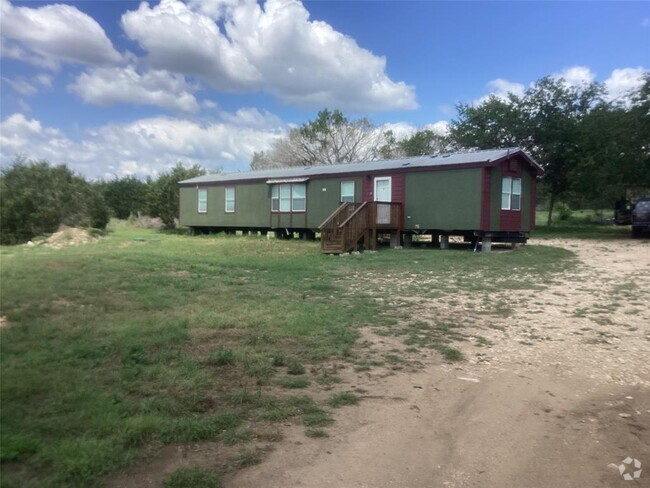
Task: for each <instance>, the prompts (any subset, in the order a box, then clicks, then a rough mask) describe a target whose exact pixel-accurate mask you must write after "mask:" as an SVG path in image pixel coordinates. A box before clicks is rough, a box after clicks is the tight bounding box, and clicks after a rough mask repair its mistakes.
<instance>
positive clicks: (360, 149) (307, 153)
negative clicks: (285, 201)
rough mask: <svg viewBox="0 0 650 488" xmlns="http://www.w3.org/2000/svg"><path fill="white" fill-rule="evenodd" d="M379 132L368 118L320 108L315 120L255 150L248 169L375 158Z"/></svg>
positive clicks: (347, 161)
mask: <svg viewBox="0 0 650 488" xmlns="http://www.w3.org/2000/svg"><path fill="white" fill-rule="evenodd" d="M382 137H383V134H382V133H381V132H380V131H378V130H377V129H376V127H375V126H374V125H373V124H372V123H371V122H370V121H369V120H368V119H365V118H363V119H358V120H349V119H348V118H347V117H345V116H344V115H343V113H342V112H340V111H339V110H334V111H329V110H327V109H325V110H321V111H320V112H319V113H318V116H317V117H316V120H313V121H309V122H306V123H305V124H303V125H302V126H300V127H299V128H296V129H293V130H291V131H290V132H289V134H288V135H287V136H286V137H284V138H281V139H278V140H277V141H276V142H275V143H274V144H273V145H272V147H271V149H270V150H269V151H266V152H260V153H255V154H254V155H253V159H252V161H251V168H252V169H261V168H269V167H284V166H314V165H331V164H340V163H351V162H354V161H365V160H368V159H375V158H376V155H377V148H378V147H379V146H380V143H381V140H382Z"/></svg>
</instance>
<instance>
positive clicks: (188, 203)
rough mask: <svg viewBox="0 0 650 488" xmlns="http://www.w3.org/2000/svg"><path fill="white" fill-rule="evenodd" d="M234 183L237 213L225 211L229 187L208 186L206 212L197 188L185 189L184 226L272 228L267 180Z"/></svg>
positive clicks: (181, 217)
mask: <svg viewBox="0 0 650 488" xmlns="http://www.w3.org/2000/svg"><path fill="white" fill-rule="evenodd" d="M228 186H230V185H228ZM233 186H235V212H234V213H226V211H225V204H226V202H225V186H222V185H220V186H209V187H207V189H208V212H207V213H205V214H200V213H199V212H198V190H197V188H187V187H183V188H181V189H180V194H181V198H180V220H181V225H190V226H192V225H196V226H214V227H228V226H241V227H268V225H269V209H270V198H269V195H268V191H269V190H268V185H266V184H265V183H252V184H244V185H242V184H239V185H233ZM204 188H205V187H204Z"/></svg>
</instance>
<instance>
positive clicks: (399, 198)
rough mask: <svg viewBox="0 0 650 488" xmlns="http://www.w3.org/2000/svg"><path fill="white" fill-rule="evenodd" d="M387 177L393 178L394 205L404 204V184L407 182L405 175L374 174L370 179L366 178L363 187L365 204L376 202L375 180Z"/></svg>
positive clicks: (392, 196)
mask: <svg viewBox="0 0 650 488" xmlns="http://www.w3.org/2000/svg"><path fill="white" fill-rule="evenodd" d="M387 176H390V177H391V182H390V183H391V201H392V202H393V203H404V192H405V191H404V187H405V184H404V182H405V181H406V178H405V177H404V173H390V174H373V175H372V176H369V177H368V176H364V177H363V185H362V186H363V189H362V195H363V201H364V202H372V201H374V195H373V192H374V191H375V178H382V177H384V178H385V177H387Z"/></svg>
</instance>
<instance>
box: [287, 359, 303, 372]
mask: <svg viewBox="0 0 650 488" xmlns="http://www.w3.org/2000/svg"><path fill="white" fill-rule="evenodd" d="M287 372H288V373H289V374H295V375H298V374H305V367H304V366H303V365H302V364H300V363H299V362H297V361H291V362H290V363H289V366H287Z"/></svg>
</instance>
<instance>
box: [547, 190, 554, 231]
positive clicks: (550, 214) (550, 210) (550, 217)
mask: <svg viewBox="0 0 650 488" xmlns="http://www.w3.org/2000/svg"><path fill="white" fill-rule="evenodd" d="M554 206H555V193H551V199H550V200H549V202H548V221H547V222H546V225H547V226H548V227H550V226H551V223H552V221H553V207H554Z"/></svg>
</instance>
